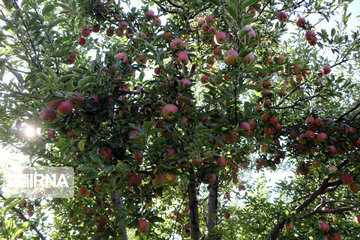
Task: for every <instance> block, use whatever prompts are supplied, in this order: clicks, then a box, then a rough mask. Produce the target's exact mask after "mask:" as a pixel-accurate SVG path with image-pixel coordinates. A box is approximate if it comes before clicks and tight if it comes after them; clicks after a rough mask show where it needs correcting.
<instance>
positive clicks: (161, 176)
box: [152, 173, 166, 188]
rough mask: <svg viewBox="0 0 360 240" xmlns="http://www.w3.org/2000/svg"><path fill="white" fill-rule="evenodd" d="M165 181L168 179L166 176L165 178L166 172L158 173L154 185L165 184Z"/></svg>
mask: <svg viewBox="0 0 360 240" xmlns="http://www.w3.org/2000/svg"><path fill="white" fill-rule="evenodd" d="M165 181H166V178H165V176H164V174H162V173H159V174H156V175H155V178H154V179H153V180H152V185H153V186H154V187H156V188H157V187H161V186H162V185H164V183H165Z"/></svg>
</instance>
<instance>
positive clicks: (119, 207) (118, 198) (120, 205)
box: [114, 191, 128, 240]
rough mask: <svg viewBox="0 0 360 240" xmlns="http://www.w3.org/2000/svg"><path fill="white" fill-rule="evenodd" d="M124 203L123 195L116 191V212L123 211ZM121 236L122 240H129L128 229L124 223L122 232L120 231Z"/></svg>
mask: <svg viewBox="0 0 360 240" xmlns="http://www.w3.org/2000/svg"><path fill="white" fill-rule="evenodd" d="M123 207H124V206H123V202H122V199H121V195H120V193H119V192H118V191H115V193H114V208H115V210H117V211H121V210H122V209H123ZM120 232H121V233H120V234H121V239H122V240H127V239H128V236H127V233H126V227H125V225H124V224H123V223H121V230H120Z"/></svg>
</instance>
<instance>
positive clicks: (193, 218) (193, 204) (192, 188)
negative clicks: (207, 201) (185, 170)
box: [188, 168, 201, 240]
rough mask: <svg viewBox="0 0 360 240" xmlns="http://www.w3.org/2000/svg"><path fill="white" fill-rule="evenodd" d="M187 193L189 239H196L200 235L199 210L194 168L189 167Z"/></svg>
mask: <svg viewBox="0 0 360 240" xmlns="http://www.w3.org/2000/svg"><path fill="white" fill-rule="evenodd" d="M188 194H189V210H190V230H191V231H190V234H191V239H193V240H198V239H200V237H201V232H200V226H199V224H200V223H199V212H198V202H197V199H196V196H197V191H196V181H195V173H194V169H192V168H190V177H189V185H188Z"/></svg>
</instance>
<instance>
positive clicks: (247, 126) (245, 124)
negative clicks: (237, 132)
mask: <svg viewBox="0 0 360 240" xmlns="http://www.w3.org/2000/svg"><path fill="white" fill-rule="evenodd" d="M239 127H240V128H242V129H244V130H245V131H246V132H247V133H249V132H250V124H249V123H247V122H241V123H240V125H239Z"/></svg>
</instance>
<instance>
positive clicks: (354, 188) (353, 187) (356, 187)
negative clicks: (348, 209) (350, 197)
mask: <svg viewBox="0 0 360 240" xmlns="http://www.w3.org/2000/svg"><path fill="white" fill-rule="evenodd" d="M349 189H350V191H351V192H353V193H358V192H359V185H357V184H355V183H352V184H350V185H349Z"/></svg>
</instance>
